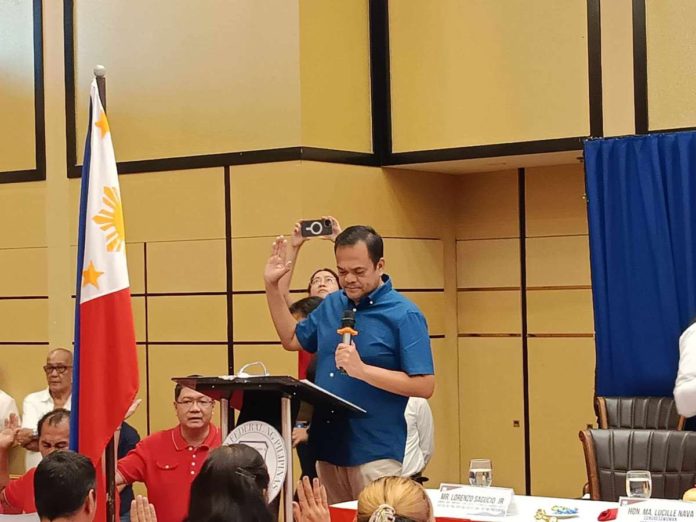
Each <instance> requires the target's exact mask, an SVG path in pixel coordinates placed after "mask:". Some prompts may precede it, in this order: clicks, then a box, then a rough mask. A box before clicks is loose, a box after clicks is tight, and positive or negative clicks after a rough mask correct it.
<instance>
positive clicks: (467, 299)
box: [457, 290, 522, 334]
mask: <svg viewBox="0 0 696 522" xmlns="http://www.w3.org/2000/svg"><path fill="white" fill-rule="evenodd" d="M457 312H458V320H459V323H458V324H459V333H484V334H490V333H520V332H521V323H522V320H521V318H520V317H521V316H520V313H521V312H520V292H519V290H511V291H507V290H506V291H491V292H486V291H482V292H459V293H458V304H457Z"/></svg>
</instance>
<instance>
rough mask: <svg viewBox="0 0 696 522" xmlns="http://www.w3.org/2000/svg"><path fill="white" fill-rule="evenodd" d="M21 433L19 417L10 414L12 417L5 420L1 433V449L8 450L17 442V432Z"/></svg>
mask: <svg viewBox="0 0 696 522" xmlns="http://www.w3.org/2000/svg"><path fill="white" fill-rule="evenodd" d="M18 431H19V417H17V415H16V414H14V413H10V417H9V418H8V419H5V423H4V427H3V429H2V431H0V449H3V450H8V449H10V448H11V447H12V445H13V444H14V443H15V442H16V440H15V439H16V437H17V432H18Z"/></svg>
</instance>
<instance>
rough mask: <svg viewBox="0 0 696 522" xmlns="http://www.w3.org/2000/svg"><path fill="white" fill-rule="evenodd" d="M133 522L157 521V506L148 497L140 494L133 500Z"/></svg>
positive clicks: (131, 510) (131, 515)
mask: <svg viewBox="0 0 696 522" xmlns="http://www.w3.org/2000/svg"><path fill="white" fill-rule="evenodd" d="M130 518H131V522H157V513H155V506H153V505H152V504H150V502H148V500H147V497H143V496H142V495H138V496H137V497H135V498H134V499H133V501H132V502H131V508H130Z"/></svg>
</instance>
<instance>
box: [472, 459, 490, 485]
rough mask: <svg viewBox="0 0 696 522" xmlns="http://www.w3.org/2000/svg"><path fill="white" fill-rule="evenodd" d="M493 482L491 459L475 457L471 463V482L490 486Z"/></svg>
mask: <svg viewBox="0 0 696 522" xmlns="http://www.w3.org/2000/svg"><path fill="white" fill-rule="evenodd" d="M492 482H493V468H492V466H491V461H490V459H473V460H472V461H471V462H470V464H469V484H471V485H472V486H484V487H488V486H490V485H491V483H492Z"/></svg>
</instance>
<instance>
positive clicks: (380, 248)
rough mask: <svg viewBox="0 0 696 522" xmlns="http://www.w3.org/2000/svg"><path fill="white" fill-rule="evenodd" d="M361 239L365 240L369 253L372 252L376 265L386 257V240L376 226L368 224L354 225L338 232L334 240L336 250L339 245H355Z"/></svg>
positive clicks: (373, 261) (371, 256)
mask: <svg viewBox="0 0 696 522" xmlns="http://www.w3.org/2000/svg"><path fill="white" fill-rule="evenodd" d="M360 241H364V242H365V245H366V246H367V253H368V254H370V259H371V260H372V263H373V264H374V265H376V264H377V263H378V262H379V260H380V259H382V258H383V257H384V242H383V241H382V236H380V235H379V234H378V233H377V231H376V230H375V229H374V228H372V227H368V226H367V225H353V226H352V227H348V228H346V229H345V230H344V231H343V232H341V233H340V234H338V236H336V241H335V242H334V252H336V250H338V248H339V247H344V246H353V245H355V244H357V243H358V242H360Z"/></svg>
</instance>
